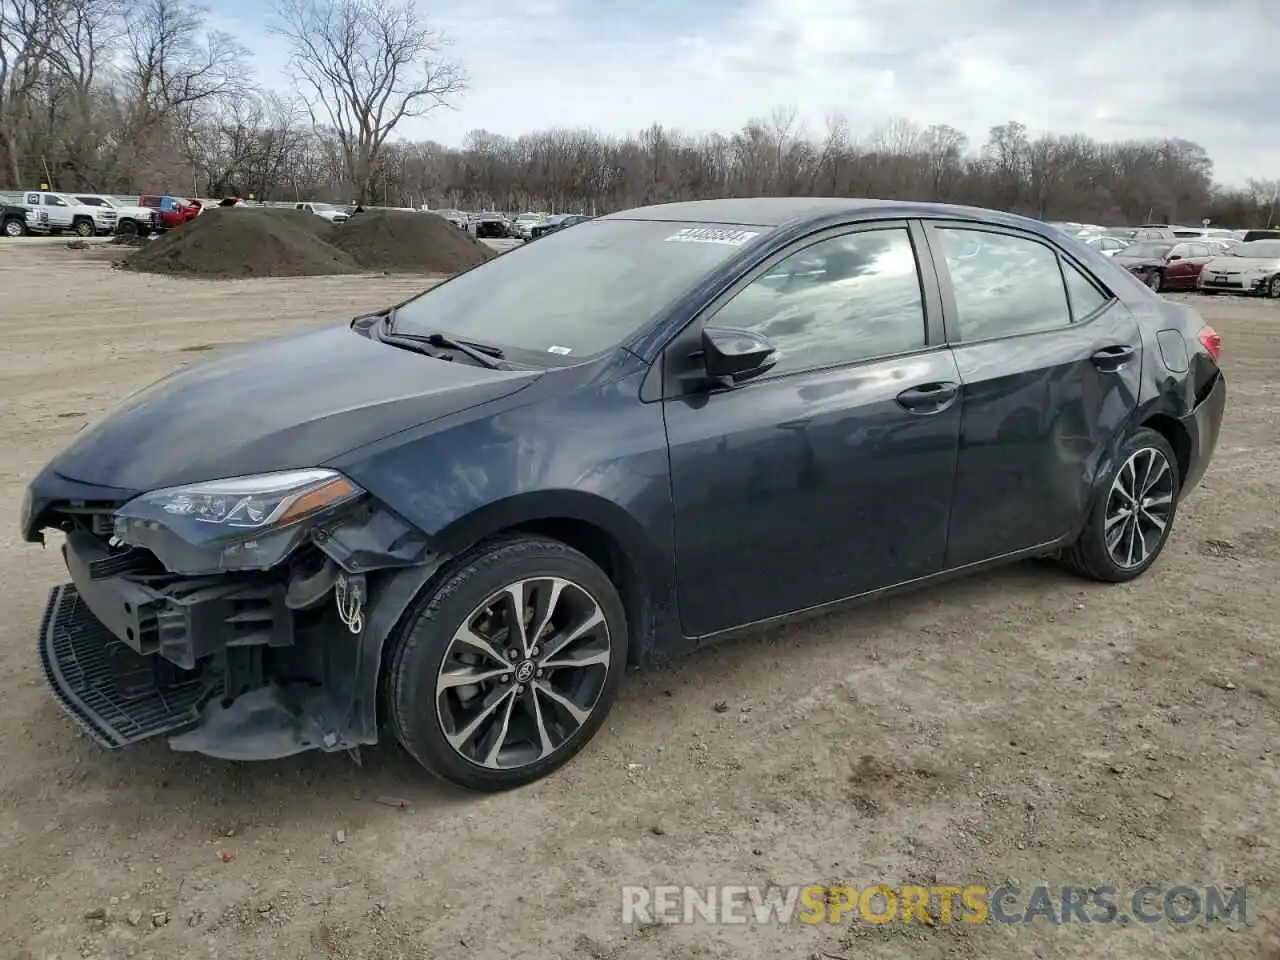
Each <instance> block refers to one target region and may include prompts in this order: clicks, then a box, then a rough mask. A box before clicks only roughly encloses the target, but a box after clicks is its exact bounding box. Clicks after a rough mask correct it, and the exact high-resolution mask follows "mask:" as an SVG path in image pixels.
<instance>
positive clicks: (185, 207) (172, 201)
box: [138, 194, 203, 230]
mask: <svg viewBox="0 0 1280 960" xmlns="http://www.w3.org/2000/svg"><path fill="white" fill-rule="evenodd" d="M138 205H139V206H142V207H147V208H148V209H150V210H155V211H156V212H157V213H159V214H160V220H161V222H162V223H163V224H164V226H165V229H168V230H172V229H173V228H175V227H180V226H182V225H183V224H184V223H188V222H190V221H192V220H194V219H195V218H196V217H198V216H199V215H200V211H201V210H202V209H203V208H202V207H200V206H199V205H197V204H194V203H188V202H187V201H185V200H183V199H182V198H180V197H174V196H170V195H168V194H165V195H164V196H157V195H153V194H146V195H143V196H141V197H139V198H138Z"/></svg>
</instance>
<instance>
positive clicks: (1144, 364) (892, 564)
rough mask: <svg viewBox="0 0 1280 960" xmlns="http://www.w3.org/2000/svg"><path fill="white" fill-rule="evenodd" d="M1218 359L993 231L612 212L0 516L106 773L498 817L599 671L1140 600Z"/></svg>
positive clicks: (568, 729) (1034, 249) (238, 378)
mask: <svg viewBox="0 0 1280 960" xmlns="http://www.w3.org/2000/svg"><path fill="white" fill-rule="evenodd" d="M1220 348H1221V340H1220V338H1219V336H1218V334H1217V333H1216V332H1215V331H1214V330H1213V329H1212V328H1210V327H1209V326H1208V325H1206V324H1205V322H1204V320H1203V319H1202V318H1201V316H1200V315H1199V314H1198V313H1197V312H1196V311H1195V310H1193V309H1192V308H1190V307H1188V306H1187V305H1185V304H1181V303H1175V302H1173V301H1170V300H1166V299H1164V298H1160V297H1155V296H1153V295H1152V294H1151V293H1150V291H1148V290H1147V289H1145V288H1144V287H1143V286H1142V285H1141V284H1139V283H1136V282H1135V281H1134V280H1133V278H1132V277H1131V276H1129V275H1128V274H1126V273H1125V272H1124V271H1122V270H1120V269H1118V268H1117V267H1115V266H1114V264H1113V262H1112V261H1111V260H1108V259H1106V258H1104V257H1101V256H1099V255H1097V254H1096V253H1094V252H1092V251H1090V250H1087V249H1085V248H1084V247H1082V246H1081V245H1080V244H1079V243H1076V242H1074V241H1068V239H1067V238H1066V237H1063V236H1062V234H1061V233H1059V232H1057V231H1054V230H1052V228H1049V227H1047V226H1046V225H1044V224H1043V223H1040V222H1039V221H1034V220H1028V219H1025V218H1022V217H1017V216H1012V215H1008V214H1002V213H997V212H994V211H981V210H975V209H972V208H962V207H952V206H947V205H943V204H929V203H892V202H874V201H866V200H844V199H821V198H812V197H805V198H767V199H727V200H708V201H701V202H693V203H676V204H666V205H662V206H655V207H645V208H641V209H636V210H628V211H624V212H621V213H616V214H611V215H609V216H605V217H601V218H599V219H594V220H591V221H590V222H586V223H581V224H579V225H577V226H576V227H574V228H573V229H562V230H559V231H557V232H556V233H554V234H552V235H549V236H547V237H545V238H544V239H542V240H541V241H539V242H538V243H534V244H530V245H528V246H527V247H525V248H523V249H522V250H520V251H519V253H518V255H515V256H500V257H495V258H494V259H492V260H488V261H486V262H485V263H482V264H481V265H480V266H478V267H475V268H474V269H471V270H468V271H464V272H462V273H460V274H457V275H456V276H454V277H452V278H451V279H449V280H446V281H444V282H443V283H439V284H437V285H435V286H433V287H431V288H430V289H429V290H427V291H426V292H424V293H422V294H421V295H419V296H416V297H412V298H410V299H408V300H403V301H401V302H399V303H397V304H396V305H394V306H389V307H387V308H386V309H384V310H381V311H377V312H364V313H362V314H361V315H360V316H357V317H355V318H353V319H351V320H350V321H346V320H344V321H342V322H338V323H334V324H332V325H327V326H321V327H313V328H310V329H305V330H300V331H296V332H294V333H292V334H290V335H286V336H284V337H276V338H273V339H271V340H267V341H263V342H260V343H255V344H251V345H249V346H247V347H244V348H241V349H237V350H236V351H234V352H233V353H231V354H229V355H222V356H217V355H215V356H213V357H210V358H208V359H205V360H203V361H198V362H196V363H192V364H190V365H188V366H183V367H180V368H178V369H177V370H175V371H174V372H172V373H171V374H170V375H169V376H167V377H166V378H165V379H163V380H161V381H159V382H158V383H156V384H154V385H152V386H151V387H150V388H148V389H145V390H143V391H142V392H139V393H136V394H134V395H133V396H131V397H130V398H129V400H128V401H127V402H126V403H124V404H123V405H122V406H120V407H119V408H117V409H116V410H115V411H114V412H112V413H110V414H108V415H107V416H105V417H104V418H102V419H99V420H97V421H96V422H95V423H93V424H91V425H90V426H88V427H86V428H85V429H84V430H81V431H80V432H79V433H76V434H74V435H73V437H72V439H71V441H70V443H69V445H68V446H67V447H66V448H65V449H63V450H62V451H61V452H59V453H58V454H57V455H56V456H55V457H54V458H53V459H52V460H51V461H50V462H49V463H48V464H47V465H46V466H45V467H44V468H43V469H42V470H41V471H40V472H39V473H38V474H37V475H36V476H35V477H34V479H33V480H32V481H31V483H30V485H29V486H28V488H27V491H26V494H25V496H24V498H23V501H22V507H21V513H20V516H21V521H20V528H21V536H22V537H23V538H24V539H25V540H26V541H29V542H43V541H44V538H45V536H46V531H50V530H52V531H57V532H59V534H60V538H61V539H62V541H63V546H64V548H65V549H64V553H63V557H64V560H65V563H66V566H67V570H68V580H69V582H66V583H64V584H62V585H59V586H57V587H55V588H54V589H53V590H52V591H51V593H50V595H49V598H48V601H47V604H46V608H45V613H44V616H43V619H42V621H41V622H40V624H39V626H38V627H37V625H36V624H34V623H33V624H32V628H33V629H34V630H37V631H38V637H39V642H38V647H37V649H38V655H39V657H40V658H41V662H42V666H43V672H44V676H45V678H46V680H47V682H48V683H49V684H50V685H51V686H52V688H53V692H54V694H55V696H56V699H57V701H58V703H59V705H60V706H61V707H62V708H63V709H64V710H66V711H67V712H68V713H69V714H70V715H71V716H72V717H73V718H75V719H76V720H77V721H78V723H79V724H80V726H81V727H82V728H83V729H84V730H85V732H86V734H87V735H88V736H90V737H92V738H93V739H94V740H96V741H97V742H98V743H100V744H102V745H104V746H107V747H121V746H125V745H127V744H132V743H137V742H140V741H143V740H147V739H150V738H153V737H160V736H168V737H171V739H170V744H171V746H173V747H174V748H175V749H179V750H186V751H195V752H200V753H207V754H211V755H213V756H217V757H222V758H225V759H233V760H252V759H275V758H279V757H284V756H288V755H291V754H295V753H300V752H303V751H306V750H312V749H319V750H323V751H327V752H331V753H337V752H341V751H347V750H351V749H352V748H355V747H358V746H360V745H361V744H371V743H374V742H377V741H378V740H379V739H380V737H382V738H385V737H387V736H390V737H393V738H395V739H397V740H398V741H399V742H400V743H401V744H402V745H403V747H404V748H405V750H406V751H407V752H408V754H409V755H410V756H412V757H413V758H414V759H415V760H417V761H418V762H419V763H420V764H421V765H422V766H423V767H425V768H426V769H427V770H429V771H432V772H434V773H435V774H437V775H439V776H440V777H443V778H445V779H447V780H449V781H452V782H453V783H455V784H458V785H460V786H463V787H467V788H470V789H474V790H483V791H496V790H505V789H509V788H512V787H516V786H519V785H521V784H524V783H528V782H531V781H533V780H536V779H538V778H540V777H543V776H545V775H546V774H548V773H550V772H551V771H553V770H555V769H556V768H558V767H560V766H561V765H562V764H564V763H566V762H567V761H568V760H569V759H570V758H571V757H572V756H573V755H574V754H575V753H576V752H577V751H578V750H580V749H581V748H582V747H583V745H584V744H586V743H587V742H588V741H590V740H591V738H592V737H593V736H594V735H595V734H596V733H597V732H598V731H599V730H600V729H601V727H602V725H603V724H604V723H605V719H606V716H607V714H608V711H609V709H610V707H611V706H612V704H613V702H614V700H615V698H616V696H617V693H618V689H619V685H620V683H621V682H622V681H623V679H624V676H625V674H626V673H627V668H628V667H629V666H631V665H634V664H645V663H650V662H655V661H656V662H661V661H664V660H666V659H668V658H670V657H672V656H676V655H679V654H682V653H685V652H688V651H690V650H692V649H695V648H700V647H703V646H705V645H706V644H707V643H709V642H710V641H713V640H716V639H720V638H724V637H726V636H732V635H735V634H736V633H738V632H740V631H743V630H747V629H760V628H762V627H764V626H772V625H776V624H778V623H780V622H783V621H785V620H787V619H789V618H792V617H793V616H795V615H797V614H805V613H810V614H811V613H812V612H814V611H819V610H834V609H838V608H840V607H842V606H845V605H848V604H850V603H853V602H859V601H867V600H870V599H873V598H877V597H881V596H884V595H886V594H888V593H891V592H897V591H902V590H906V589H909V588H913V587H919V586H922V585H928V584H934V583H938V582H942V581H944V580H946V579H948V578H949V577H951V576H954V575H956V574H960V573H966V572H973V571H978V570H983V569H987V568H990V567H993V566H995V565H998V564H1002V563H1008V562H1010V561H1014V560H1019V559H1023V558H1028V557H1039V556H1044V557H1056V558H1058V559H1060V560H1061V561H1062V562H1063V563H1064V564H1065V565H1066V566H1067V567H1068V568H1069V569H1071V570H1072V571H1073V572H1075V573H1076V574H1078V575H1080V576H1082V577H1085V578H1089V579H1091V580H1095V581H1101V582H1107V583H1119V582H1126V581H1131V580H1134V579H1135V578H1137V577H1139V576H1141V575H1142V574H1143V573H1144V572H1145V571H1147V570H1149V569H1150V568H1151V566H1152V565H1153V564H1155V563H1156V562H1157V559H1158V558H1159V556H1160V554H1161V551H1162V550H1163V549H1164V547H1165V545H1166V544H1167V542H1168V539H1169V537H1170V533H1171V531H1172V530H1174V528H1175V526H1176V517H1177V515H1178V511H1179V508H1180V504H1181V503H1182V502H1184V499H1185V497H1186V496H1187V494H1188V493H1189V492H1190V491H1192V490H1194V489H1195V488H1196V486H1197V485H1198V484H1199V482H1200V480H1201V478H1202V477H1203V475H1204V472H1205V469H1206V467H1207V466H1208V463H1209V460H1210V458H1211V457H1212V455H1213V452H1214V448H1215V445H1216V443H1217V439H1218V433H1219V427H1220V424H1221V421H1222V415H1223V410H1224V407H1225V404H1226V385H1225V381H1224V379H1223V375H1222V373H1221V372H1220V370H1219V366H1218V355H1219V351H1220ZM1037 385H1039V386H1040V387H1041V389H1037ZM1045 385H1051V387H1052V389H1048V388H1046V387H1045ZM248 395H252V398H253V411H252V415H245V398H246V396H248ZM184 412H194V413H187V414H186V415H183V414H184ZM1211 516H1212V511H1209V512H1207V513H1206V514H1205V516H1204V517H1201V518H1197V519H1198V520H1200V521H1201V522H1202V523H1205V522H1211ZM1206 518H1209V519H1206ZM1196 532H1197V534H1199V532H1200V531H1199V530H1197V531H1196ZM1039 589H1042V590H1049V591H1053V590H1057V589H1058V587H1057V586H1055V585H1054V584H1053V583H1052V582H1049V581H1044V582H1043V583H1042V585H1041V586H1040V587H1039ZM1063 599H1064V602H1065V601H1067V600H1069V598H1068V597H1067V596H1066V595H1065V593H1064V598H1063ZM90 677H91V678H93V680H92V682H89V681H88V680H87V679H86V678H90ZM113 677H114V682H113V679H112V678H113ZM635 735H636V736H643V733H641V732H636V734H635ZM41 736H42V737H45V738H46V739H47V738H48V736H49V734H48V733H43V734H41ZM624 739H625V738H624Z"/></svg>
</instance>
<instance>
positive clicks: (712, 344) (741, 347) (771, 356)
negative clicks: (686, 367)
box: [702, 327, 778, 386]
mask: <svg viewBox="0 0 1280 960" xmlns="http://www.w3.org/2000/svg"><path fill="white" fill-rule="evenodd" d="M777 362H778V347H777V345H776V344H775V343H774V342H773V341H772V340H770V339H769V338H768V337H762V336H760V335H759V334H758V333H752V332H751V331H750V330H735V329H732V328H728V327H704V328H703V330H702V363H703V366H704V367H705V368H706V371H707V376H708V377H710V378H711V379H712V380H716V381H718V382H720V383H722V384H723V385H724V386H733V384H735V383H738V382H739V381H742V380H749V379H750V378H751V377H755V376H759V375H760V374H762V373H764V372H765V371H766V370H769V369H770V368H771V367H773V366H774V364H776V363H777Z"/></svg>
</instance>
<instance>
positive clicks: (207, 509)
mask: <svg viewBox="0 0 1280 960" xmlns="http://www.w3.org/2000/svg"><path fill="white" fill-rule="evenodd" d="M363 493H364V491H363V490H362V489H360V488H359V487H358V486H356V485H355V484H354V483H352V482H351V481H350V480H348V479H347V478H346V477H344V476H343V475H342V474H340V473H338V472H336V471H334V470H322V469H311V470H286V471H283V472H280V473H264V474H258V475H256V476H250V477H231V478H229V479H226V480H212V481H209V482H207V483H193V484H189V485H185V486H180V487H167V488H165V489H163V490H153V491H151V492H150V493H144V494H142V495H140V496H138V497H135V498H134V499H132V500H130V501H129V502H128V503H126V504H125V505H124V506H122V507H120V508H119V509H118V510H117V511H116V514H115V534H116V536H117V537H118V538H119V539H120V540H121V541H123V542H124V543H128V544H132V545H134V546H140V547H146V548H147V549H149V550H151V551H152V552H153V553H155V554H156V556H157V557H159V558H160V561H161V562H162V563H163V564H164V565H165V566H166V567H167V568H168V569H169V570H171V571H172V572H174V573H182V574H196V573H212V572H217V571H221V570H246V569H256V570H265V569H268V568H270V567H273V566H275V565H276V564H277V563H279V562H280V561H281V560H283V559H284V558H285V557H287V556H288V555H289V554H290V553H291V552H292V551H293V550H294V548H295V547H297V546H298V544H299V543H301V542H302V541H303V539H305V537H306V536H307V534H308V533H309V532H310V530H311V528H312V525H313V522H314V521H316V520H318V519H319V518H320V517H322V516H324V515H326V514H328V513H329V512H330V511H332V510H334V509H337V508H339V507H341V506H342V505H344V504H347V503H350V502H351V501H353V500H355V499H356V498H358V497H360V496H361V495H362V494H363Z"/></svg>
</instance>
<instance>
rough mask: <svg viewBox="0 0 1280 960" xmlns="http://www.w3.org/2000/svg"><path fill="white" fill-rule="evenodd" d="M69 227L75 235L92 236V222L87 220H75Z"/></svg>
mask: <svg viewBox="0 0 1280 960" xmlns="http://www.w3.org/2000/svg"><path fill="white" fill-rule="evenodd" d="M71 229H72V230H74V231H75V234H76V236H77V237H92V236H93V232H94V231H93V223H92V222H91V221H89V220H77V221H76V223H75V226H74V227H72V228H71Z"/></svg>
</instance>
